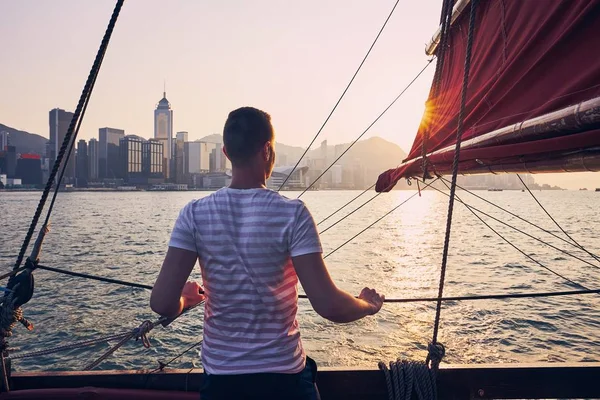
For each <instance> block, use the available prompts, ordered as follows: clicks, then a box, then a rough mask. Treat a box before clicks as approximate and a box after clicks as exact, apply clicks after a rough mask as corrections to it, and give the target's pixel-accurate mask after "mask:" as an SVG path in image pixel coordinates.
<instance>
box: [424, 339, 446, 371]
mask: <svg viewBox="0 0 600 400" xmlns="http://www.w3.org/2000/svg"><path fill="white" fill-rule="evenodd" d="M427 351H428V352H429V355H428V356H427V358H428V360H430V361H431V365H432V367H433V368H437V367H438V366H439V365H440V363H441V362H442V358H444V356H445V355H446V348H445V347H444V345H443V344H441V343H429V345H427Z"/></svg>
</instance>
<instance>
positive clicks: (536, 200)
mask: <svg viewBox="0 0 600 400" xmlns="http://www.w3.org/2000/svg"><path fill="white" fill-rule="evenodd" d="M517 178H519V180H520V181H521V183H522V184H523V186H525V189H527V191H528V192H529V194H530V195H531V197H533V199H534V200H535V202H536V203H537V204H538V205H539V206H540V207H541V209H542V210H544V212H545V213H546V215H547V216H548V218H550V219H551V220H552V222H554V225H556V226H557V227H558V229H560V230H561V231H562V233H564V234H565V236H566V237H568V238H569V239H571V241H572V242H573V244H574V245H575V247H578V248H579V249H581V250H583V251H585V252H586V253H588V254H589V255H590V256H591V257H592V258H593V259H595V260H596V261H600V258H598V256H596V255H595V254H593V253H591V252H589V251H587V250H586V249H585V248H584V247H583V246H582V245H580V244H579V243H578V242H577V240H575V239H573V238H572V237H571V235H569V234H568V233H567V231H565V230H564V229H563V228H562V226H560V225H559V223H558V222H557V221H556V220H555V219H554V218H553V217H552V215H550V213H549V212H548V211H547V210H546V208H544V206H543V205H542V203H540V201H539V200H538V199H537V197H535V195H534V194H533V193H532V192H531V190H529V188H528V187H527V185H526V184H525V181H523V179H522V178H521V175H519V174H517Z"/></svg>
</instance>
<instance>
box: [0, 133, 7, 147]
mask: <svg viewBox="0 0 600 400" xmlns="http://www.w3.org/2000/svg"><path fill="white" fill-rule="evenodd" d="M6 146H8V132H6V131H2V132H0V151H3V150H4V148H5V147H6Z"/></svg>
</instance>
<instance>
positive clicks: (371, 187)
mask: <svg viewBox="0 0 600 400" xmlns="http://www.w3.org/2000/svg"><path fill="white" fill-rule="evenodd" d="M374 187H375V183H374V184H372V185H371V186H369V187H368V188H366V189H365V190H363V191H362V192H360V193H359V195H358V196H356V197H354V198H353V199H352V200H350V201H349V202H347V203H346V204H344V205H343V206H341V207H340V208H338V209H337V210H335V211H334V212H332V213H331V214H329V215H328V216H326V217H325V218H323V219H322V220H321V221H320V222H318V223H317V225H321V224H322V223H323V222H325V221H327V220H328V219H329V218H331V217H333V216H334V215H335V214H337V213H339V212H340V211H342V210H343V209H344V208H346V207H347V206H348V205H350V204H352V203H353V202H354V200H356V199H358V198H359V197H360V196H362V195H363V194H365V193H367V192H368V191H369V190H371V189H373V188H374ZM0 279H2V278H1V277H0Z"/></svg>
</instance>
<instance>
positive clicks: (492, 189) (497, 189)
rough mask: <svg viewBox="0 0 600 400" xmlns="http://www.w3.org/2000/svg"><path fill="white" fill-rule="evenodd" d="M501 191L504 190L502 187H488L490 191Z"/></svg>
mask: <svg viewBox="0 0 600 400" xmlns="http://www.w3.org/2000/svg"><path fill="white" fill-rule="evenodd" d="M501 191H502V189H500V188H489V189H488V192H501Z"/></svg>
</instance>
